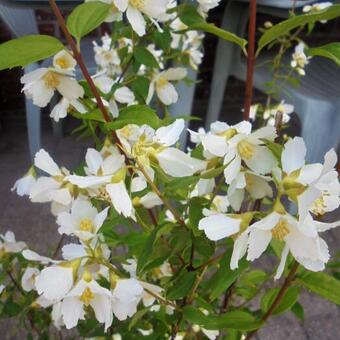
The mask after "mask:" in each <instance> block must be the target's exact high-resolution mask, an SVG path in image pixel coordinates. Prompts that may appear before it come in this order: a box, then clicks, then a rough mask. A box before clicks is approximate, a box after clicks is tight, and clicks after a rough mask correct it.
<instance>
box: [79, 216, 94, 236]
mask: <svg viewBox="0 0 340 340" xmlns="http://www.w3.org/2000/svg"><path fill="white" fill-rule="evenodd" d="M79 230H81V231H88V232H89V233H92V232H93V230H94V226H93V223H92V221H91V220H90V219H88V218H84V219H83V220H81V221H80V227H79Z"/></svg>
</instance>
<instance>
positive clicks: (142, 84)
mask: <svg viewBox="0 0 340 340" xmlns="http://www.w3.org/2000/svg"><path fill="white" fill-rule="evenodd" d="M149 86H150V81H149V80H148V79H147V78H146V77H143V76H138V77H137V79H136V80H134V81H133V82H132V83H131V88H132V91H133V92H134V94H135V95H136V96H139V97H141V99H142V101H144V102H145V101H146V98H147V97H148V92H149Z"/></svg>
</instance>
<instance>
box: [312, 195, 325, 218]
mask: <svg viewBox="0 0 340 340" xmlns="http://www.w3.org/2000/svg"><path fill="white" fill-rule="evenodd" d="M325 196H329V193H328V192H323V193H322V195H321V196H320V197H319V198H318V199H317V200H315V201H314V203H313V205H312V208H311V211H312V213H313V214H315V215H318V216H322V215H324V214H325V213H326V209H327V205H326V202H325Z"/></svg>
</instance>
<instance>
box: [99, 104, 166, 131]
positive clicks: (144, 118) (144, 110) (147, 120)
mask: <svg viewBox="0 0 340 340" xmlns="http://www.w3.org/2000/svg"><path fill="white" fill-rule="evenodd" d="M128 124H136V125H138V126H141V125H144V124H148V125H149V126H151V127H152V128H154V129H158V128H159V127H160V126H162V121H161V120H160V119H159V117H158V116H157V114H156V112H155V111H154V110H152V109H150V108H149V107H148V106H146V105H131V106H128V107H125V108H123V109H122V110H121V111H120V112H119V116H118V118H117V119H116V120H115V121H114V122H111V123H108V124H106V125H105V127H106V128H107V129H109V130H116V129H121V128H122V127H124V126H125V125H128Z"/></svg>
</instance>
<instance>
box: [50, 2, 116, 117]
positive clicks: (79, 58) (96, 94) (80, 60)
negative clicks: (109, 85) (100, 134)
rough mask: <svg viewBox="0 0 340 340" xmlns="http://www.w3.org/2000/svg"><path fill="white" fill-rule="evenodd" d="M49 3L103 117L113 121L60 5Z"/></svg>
mask: <svg viewBox="0 0 340 340" xmlns="http://www.w3.org/2000/svg"><path fill="white" fill-rule="evenodd" d="M49 3H50V6H51V9H52V11H53V13H54V15H55V17H56V19H57V21H58V24H59V26H60V28H61V30H62V31H63V33H64V35H65V38H66V41H67V43H68V44H69V45H70V48H71V50H72V52H73V57H74V59H76V61H77V63H78V65H79V67H80V69H81V72H82V73H83V75H84V78H85V79H86V81H87V83H88V84H89V86H90V89H91V91H92V93H93V95H94V97H95V98H96V102H97V104H98V108H99V110H100V111H101V112H102V114H103V117H104V119H105V121H106V122H109V121H111V118H110V116H109V114H108V112H107V110H106V108H105V106H104V104H103V101H102V99H101V97H100V94H99V92H98V90H97V88H96V85H95V84H94V82H93V80H92V78H91V76H90V74H89V72H88V70H87V68H86V65H85V63H84V60H83V57H82V55H81V53H80V51H79V50H78V47H77V45H76V43H75V41H74V40H73V38H72V36H71V34H70V32H69V30H68V29H67V27H66V22H65V20H64V17H63V16H62V14H61V12H60V9H59V7H58V5H57V4H56V2H55V0H49Z"/></svg>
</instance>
